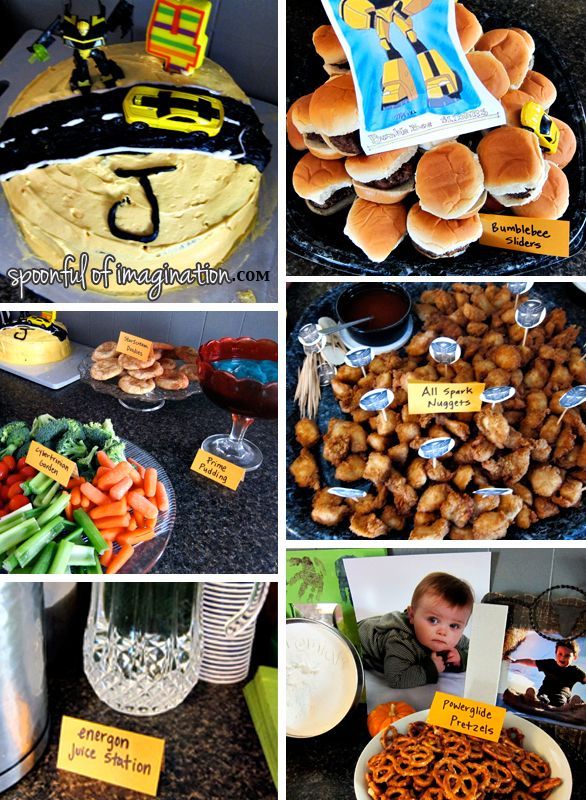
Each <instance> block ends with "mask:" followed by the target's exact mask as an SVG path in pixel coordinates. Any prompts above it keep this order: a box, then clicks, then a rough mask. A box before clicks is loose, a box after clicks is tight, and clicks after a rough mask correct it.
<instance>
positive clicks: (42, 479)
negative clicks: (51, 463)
mask: <svg viewBox="0 0 586 800" xmlns="http://www.w3.org/2000/svg"><path fill="white" fill-rule="evenodd" d="M51 483H53V478H51V477H50V475H45V474H44V473H42V472H38V473H37V474H36V475H35V477H34V478H31V479H30V481H26V482H25V483H23V484H22V490H23V492H24V494H26V495H27V496H28V495H31V494H42V493H43V492H46V491H47V489H48V488H49V485H50V484H51Z"/></svg>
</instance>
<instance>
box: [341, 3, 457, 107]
mask: <svg viewBox="0 0 586 800" xmlns="http://www.w3.org/2000/svg"><path fill="white" fill-rule="evenodd" d="M431 3H432V0H394V1H393V0H391V2H389V0H341V2H340V6H339V8H340V16H341V17H342V19H343V20H344V22H345V23H346V24H347V25H349V26H350V27H351V28H355V29H357V30H370V29H374V30H375V31H376V34H377V36H378V38H379V42H380V45H381V47H382V48H383V49H384V50H385V52H386V55H387V62H386V64H385V65H384V67H383V74H382V108H383V109H385V108H388V107H390V106H398V105H400V104H402V103H407V102H409V101H410V100H414V99H415V98H416V97H417V94H418V93H417V88H416V86H415V82H414V80H413V76H412V74H411V72H410V70H409V67H408V65H407V62H406V61H405V59H404V57H403V56H402V55H401V53H400V52H399V50H397V49H396V48H395V47H394V46H393V44H392V43H391V31H392V30H393V28H395V29H396V30H397V31H399V32H400V34H401V35H402V36H403V37H404V38H405V39H406V41H407V43H408V44H409V46H410V47H411V48H412V49H413V51H414V53H415V55H416V57H417V62H418V65H419V69H420V71H421V75H422V77H423V80H424V83H425V88H426V91H427V102H428V105H429V107H430V108H441V107H442V106H446V105H448V104H449V103H452V102H454V101H455V100H457V99H458V98H459V97H460V93H461V91H462V82H461V79H460V77H459V75H458V74H457V73H456V72H454V70H453V69H451V68H450V67H449V66H448V64H447V63H446V61H445V59H444V58H443V57H442V56H441V55H440V53H438V51H437V50H435V49H429V48H428V47H426V46H425V44H424V43H423V42H422V41H421V40H420V39H419V37H418V36H417V33H416V31H415V29H414V27H413V19H412V17H414V16H415V15H416V14H419V13H420V12H421V11H424V10H425V9H426V8H428V6H429V5H431Z"/></svg>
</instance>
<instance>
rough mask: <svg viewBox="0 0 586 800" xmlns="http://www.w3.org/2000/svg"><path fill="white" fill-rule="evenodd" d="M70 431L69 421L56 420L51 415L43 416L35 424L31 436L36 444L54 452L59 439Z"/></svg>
mask: <svg viewBox="0 0 586 800" xmlns="http://www.w3.org/2000/svg"><path fill="white" fill-rule="evenodd" d="M68 430H69V420H67V419H65V418H63V419H55V417H52V416H51V415H50V414H43V415H42V416H40V417H37V418H36V419H35V421H34V422H33V426H32V428H31V434H32V438H33V439H34V440H35V441H36V442H38V443H39V444H43V445H45V446H46V447H50V448H51V449H52V450H54V449H55V445H56V443H57V441H58V439H59V437H61V436H62V435H63V434H64V433H66V431H68Z"/></svg>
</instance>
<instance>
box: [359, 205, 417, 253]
mask: <svg viewBox="0 0 586 800" xmlns="http://www.w3.org/2000/svg"><path fill="white" fill-rule="evenodd" d="M406 218H407V212H406V210H405V207H404V206H403V205H402V204H401V203H394V204H393V205H381V204H380V203H369V202H368V200H362V199H361V198H357V199H356V200H355V201H354V202H353V203H352V208H351V209H350V211H349V212H348V218H347V219H346V227H345V228H344V233H345V234H346V236H347V237H348V238H349V239H350V240H351V241H352V242H353V243H354V244H355V245H356V247H359V248H360V249H361V250H362V251H363V253H365V254H366V255H367V257H368V258H369V259H370V260H371V261H376V262H377V263H380V262H381V261H384V260H385V258H387V257H388V256H389V255H390V254H391V253H392V252H393V250H394V249H395V247H397V246H398V245H399V244H400V243H401V242H402V241H403V239H404V238H405V235H406V231H407V228H406Z"/></svg>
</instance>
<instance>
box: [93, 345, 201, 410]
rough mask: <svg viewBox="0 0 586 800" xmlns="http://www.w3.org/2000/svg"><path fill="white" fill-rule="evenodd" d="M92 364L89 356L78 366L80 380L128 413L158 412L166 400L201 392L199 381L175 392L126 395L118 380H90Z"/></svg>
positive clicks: (166, 390)
mask: <svg viewBox="0 0 586 800" xmlns="http://www.w3.org/2000/svg"><path fill="white" fill-rule="evenodd" d="M94 363H95V362H94V361H92V358H91V356H86V357H85V358H84V359H83V361H82V362H81V363H80V364H79V367H78V369H79V376H80V378H81V380H82V381H83V382H84V383H87V384H89V385H90V386H91V387H92V389H94V391H96V392H99V393H100V394H109V395H111V396H112V397H115V398H116V399H117V400H118V402H119V403H120V405H121V406H124V408H128V409H130V411H158V410H159V409H160V408H163V406H164V405H165V402H166V401H167V400H185V399H186V398H187V397H190V396H191V395H192V394H199V393H200V392H201V386H200V385H199V381H190V382H189V386H187V388H186V389H178V390H177V391H171V390H169V389H159V388H158V387H156V388H155V389H153V391H152V392H149V393H148V394H127V393H126V392H123V391H122V389H120V388H119V387H118V378H111V379H110V380H108V381H97V380H95V379H94V378H92V376H91V375H90V369H91V368H92V364H94Z"/></svg>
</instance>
